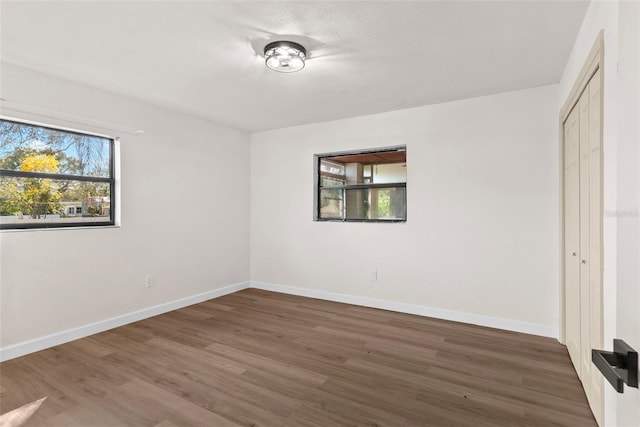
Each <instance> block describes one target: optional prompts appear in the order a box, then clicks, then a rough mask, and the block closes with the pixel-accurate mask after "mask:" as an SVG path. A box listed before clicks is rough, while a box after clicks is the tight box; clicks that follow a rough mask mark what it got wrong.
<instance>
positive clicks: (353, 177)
mask: <svg viewBox="0 0 640 427" xmlns="http://www.w3.org/2000/svg"><path fill="white" fill-rule="evenodd" d="M315 169H316V173H315V179H316V185H315V192H314V204H315V209H314V210H315V212H314V219H315V220H316V221H361V222H401V221H406V220H407V192H406V190H407V188H406V187H407V150H406V147H405V146H402V147H392V148H387V149H379V150H364V151H351V152H341V153H330V154H317V155H315Z"/></svg>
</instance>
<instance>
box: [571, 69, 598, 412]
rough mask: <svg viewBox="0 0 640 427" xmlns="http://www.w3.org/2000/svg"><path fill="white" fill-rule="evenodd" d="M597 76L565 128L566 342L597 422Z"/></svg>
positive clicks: (583, 94) (580, 99) (590, 82)
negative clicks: (593, 360) (593, 358)
mask: <svg viewBox="0 0 640 427" xmlns="http://www.w3.org/2000/svg"><path fill="white" fill-rule="evenodd" d="M600 97H601V93H600V71H599V70H598V71H596V73H595V74H594V76H593V77H592V78H591V80H590V81H589V83H588V84H587V86H586V87H585V89H584V91H583V93H582V95H581V96H580V98H579V99H578V102H577V103H576V105H575V107H574V108H573V110H572V111H571V113H570V114H569V116H568V117H567V120H566V121H565V122H564V245H565V254H564V272H565V273H564V282H565V283H564V284H565V339H566V344H567V350H568V351H569V356H570V357H571V361H572V363H573V365H574V367H575V369H576V372H577V373H578V377H579V378H580V381H582V386H583V387H584V390H585V393H586V395H587V399H588V400H589V403H590V406H591V409H592V411H593V413H594V416H595V418H596V420H598V421H600V420H602V397H603V396H602V395H603V390H602V388H603V382H602V376H601V375H600V373H599V372H598V370H597V368H595V366H594V365H593V364H592V363H591V349H592V348H602V347H603V346H602V334H603V331H602V323H603V319H602V248H601V243H602V185H601V180H602V166H601V165H602V155H601V151H602V150H601V139H602V137H601V129H602V123H601V118H600V116H601V111H600V108H601V107H600V105H601V99H600Z"/></svg>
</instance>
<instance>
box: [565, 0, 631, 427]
mask: <svg viewBox="0 0 640 427" xmlns="http://www.w3.org/2000/svg"><path fill="white" fill-rule="evenodd" d="M638 27H640V5H639V4H638V3H637V2H635V1H621V2H617V1H609V2H606V1H593V2H592V3H591V5H590V6H589V10H588V11H587V14H586V16H585V19H584V22H583V24H582V27H581V29H580V32H579V34H578V36H577V38H576V42H575V45H574V46H573V49H572V52H571V55H570V57H569V60H568V62H567V65H566V67H565V70H564V73H563V75H562V78H561V80H560V98H559V100H558V101H559V104H558V109H559V108H560V106H561V105H563V104H564V103H565V101H566V98H567V96H568V95H569V92H570V90H571V87H572V85H573V84H574V82H575V80H576V78H577V76H578V73H579V72H580V69H581V67H582V65H583V64H584V61H585V60H586V57H587V55H588V53H589V50H590V49H591V47H592V45H593V43H594V41H595V39H596V37H597V35H598V33H599V32H600V31H601V30H604V58H605V62H604V70H603V71H604V92H603V94H604V112H603V114H604V122H603V153H604V187H603V188H604V223H603V225H604V230H603V234H604V235H603V238H604V240H603V242H604V245H603V250H604V281H603V288H604V289H603V308H604V347H605V349H607V350H611V349H612V346H613V339H614V338H621V339H624V340H625V341H627V342H628V343H629V344H630V345H631V346H632V347H635V348H636V349H638V348H640V315H639V314H638V306H640V283H639V279H640V271H639V268H640V219H639V217H638V211H639V205H640V203H639V196H640V194H639V193H640V182H639V179H640V178H639V176H638V171H639V170H640V147H639V144H640V141H639V138H640V129H639V126H640V125H639V123H640V107H639V103H640V88H639V83H638V76H639V75H640V64H639V61H640V33H639V31H638ZM604 423H605V425H607V426H637V425H639V424H640V392H638V390H637V389H631V388H626V390H625V393H624V394H622V395H620V394H618V393H616V392H615V390H614V389H613V388H612V387H610V386H609V384H608V383H607V382H606V381H605V411H604Z"/></svg>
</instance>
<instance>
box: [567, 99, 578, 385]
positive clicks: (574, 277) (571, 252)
mask: <svg viewBox="0 0 640 427" xmlns="http://www.w3.org/2000/svg"><path fill="white" fill-rule="evenodd" d="M578 119H579V111H578V109H577V108H574V109H573V111H572V112H571V114H570V115H569V117H568V119H567V121H566V122H565V124H564V187H565V188H564V194H565V200H564V242H565V243H564V246H565V254H564V264H565V268H564V274H565V276H564V282H565V301H566V310H565V315H566V319H565V328H566V331H565V340H566V343H567V349H568V351H569V356H571V361H572V362H573V365H574V367H575V368H576V371H577V372H578V375H580V261H579V257H578V253H579V252H580V216H579V215H580V209H579V203H580V197H579V195H580V192H579V189H580V187H579V184H580V167H579V152H580V151H579V139H578V136H579V133H578V131H579V129H578Z"/></svg>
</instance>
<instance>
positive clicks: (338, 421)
mask: <svg viewBox="0 0 640 427" xmlns="http://www.w3.org/2000/svg"><path fill="white" fill-rule="evenodd" d="M43 397H47V399H46V400H45V401H44V402H43V404H42V406H41V407H40V409H38V410H37V411H36V413H35V414H34V415H33V417H32V418H31V419H30V420H29V421H28V423H27V424H26V426H131V425H136V426H138V425H147V426H156V427H174V426H189V425H194V426H195V425H198V426H254V427H255V426H278V427H280V426H282V427H286V426H291V427H293V426H300V427H305V426H308V427H313V426H332V427H333V426H363V425H375V426H394V427H396V426H407V427H409V426H445V425H456V426H502V425H504V426H507V425H508V426H514V425H515V426H519V425H522V426H534V425H544V426H576V425H580V426H595V425H596V424H595V421H594V419H593V416H592V414H591V412H590V410H589V407H588V405H587V402H586V398H585V395H584V392H583V391H582V388H581V387H580V382H579V380H578V378H577V376H576V374H575V371H574V370H573V367H572V365H571V362H570V360H569V358H568V355H567V351H566V349H565V347H563V346H561V345H560V344H558V343H557V342H556V341H555V340H553V339H549V338H544V337H538V336H532V335H527V334H520V333H515V332H509V331H502V330H498V329H491V328H483V327H478V326H474V325H468V324H463V323H457V322H449V321H443V320H438V319H433V318H426V317H420V316H414V315H409V314H403V313H394V312H390V311H385V310H376V309H370V308H365V307H358V306H353V305H349V304H340V303H334V302H328V301H322V300H318V299H311V298H303V297H298V296H294V295H285V294H279V293H275V292H268V291H263V290H257V289H247V290H244V291H241V292H237V293H235V294H231V295H227V296H224V297H221V298H217V299H215V300H211V301H207V302H204V303H201V304H196V305H193V306H190V307H186V308H183V309H180V310H176V311H173V312H170V313H166V314H164V315H161V316H155V317H152V318H149V319H146V320H143V321H140V322H136V323H133V324H130V325H126V326H123V327H120V328H116V329H113V330H110V331H106V332H103V333H100V334H96V335H93V336H91V337H88V338H84V339H80V340H77V341H74V342H71V343H68V344H64V345H61V346H57V347H54V348H51V349H47V350H44V351H41V352H38V353H34V354H30V355H27V356H24V357H20V358H17V359H14V360H10V361H7V362H4V363H2V364H0V413H6V412H9V411H11V410H13V409H16V408H19V407H21V406H23V405H26V404H28V403H31V402H33V401H36V400H38V399H41V398H43Z"/></svg>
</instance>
